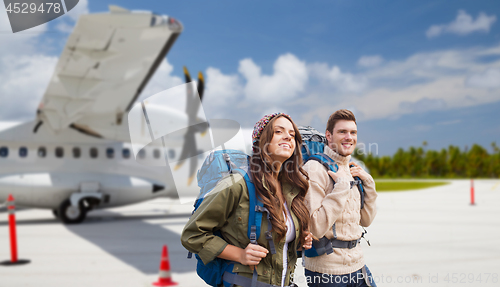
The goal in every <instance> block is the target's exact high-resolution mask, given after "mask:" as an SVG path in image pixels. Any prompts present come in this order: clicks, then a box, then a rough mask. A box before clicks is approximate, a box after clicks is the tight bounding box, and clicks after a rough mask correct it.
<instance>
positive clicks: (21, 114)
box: [0, 55, 57, 120]
mask: <svg viewBox="0 0 500 287" xmlns="http://www.w3.org/2000/svg"><path fill="white" fill-rule="evenodd" d="M56 63H57V57H51V56H45V55H33V56H20V57H19V56H18V57H16V56H12V55H10V56H4V57H2V58H0V78H1V79H2V81H0V95H1V96H0V99H1V102H2V105H0V115H1V116H0V118H1V119H2V120H27V119H31V118H34V117H35V115H36V108H37V106H38V104H39V103H40V101H41V99H42V96H43V94H44V92H45V89H46V88H47V85H48V83H49V80H50V77H51V76H52V71H53V70H54V68H55V66H56Z"/></svg>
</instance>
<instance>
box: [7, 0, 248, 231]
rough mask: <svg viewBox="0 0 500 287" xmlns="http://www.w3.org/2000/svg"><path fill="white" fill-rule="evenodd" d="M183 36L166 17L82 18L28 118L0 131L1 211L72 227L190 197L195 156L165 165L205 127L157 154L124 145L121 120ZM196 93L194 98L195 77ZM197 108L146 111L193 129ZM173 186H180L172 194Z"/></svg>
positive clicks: (113, 13)
mask: <svg viewBox="0 0 500 287" xmlns="http://www.w3.org/2000/svg"><path fill="white" fill-rule="evenodd" d="M182 29H183V26H182V25H181V23H179V22H178V21H177V20H175V19H174V18H172V17H169V16H164V15H156V14H153V13H150V12H131V11H129V10H126V9H123V8H120V7H117V6H110V13H101V14H88V15H83V16H81V17H80V19H79V20H78V22H77V24H76V26H75V28H74V30H73V32H72V33H71V35H70V36H69V38H68V41H67V43H66V46H65V47H64V49H63V52H62V54H61V56H60V58H59V61H58V63H57V66H56V68H55V71H54V74H53V76H52V78H51V80H50V82H49V84H48V87H47V90H46V91H45V94H44V95H43V99H42V101H41V103H40V106H39V108H38V110H37V119H36V120H33V121H29V122H25V123H3V124H1V125H0V202H4V201H5V200H6V199H7V196H8V194H12V195H13V196H14V198H15V201H16V205H20V206H26V207H35V208H47V209H52V210H53V212H54V215H55V216H56V217H58V218H60V219H61V221H62V222H64V223H80V222H82V221H83V220H84V219H85V217H86V214H87V212H88V211H90V210H92V209H96V208H107V207H115V206H121V205H127V204H132V203H137V202H140V201H144V200H149V199H153V198H157V197H173V198H176V197H178V194H177V191H179V192H182V194H183V195H186V196H187V195H190V196H195V195H197V194H198V192H199V188H198V187H197V185H196V183H194V184H191V182H190V181H192V179H193V176H194V173H195V171H196V169H197V167H196V165H197V163H196V160H197V158H199V157H200V156H194V157H191V159H190V162H189V163H190V164H189V165H181V164H180V165H179V166H182V167H181V168H180V169H179V170H178V171H176V172H175V174H173V173H172V172H173V171H172V170H171V169H170V167H169V166H168V165H165V164H164V163H165V159H166V158H167V159H169V160H176V161H179V160H181V161H180V163H182V162H183V161H182V159H188V156H187V154H188V153H189V152H190V151H191V152H193V149H194V150H196V149H197V148H199V145H198V146H197V144H196V143H195V144H192V143H193V142H194V141H198V140H199V138H200V135H199V132H204V131H206V130H207V126H206V123H205V125H203V124H201V125H200V124H199V125H198V129H196V128H194V130H193V127H191V128H189V129H190V130H189V131H188V129H185V130H183V131H179V132H177V133H176V135H172V136H171V137H169V138H168V139H167V140H166V141H163V144H162V145H163V146H160V145H158V144H156V145H155V144H152V145H148V146H146V147H145V148H143V149H137V148H134V146H133V145H132V144H131V143H130V142H131V140H130V134H129V128H128V119H127V114H128V112H129V111H130V110H131V109H133V107H134V104H136V105H137V103H135V102H136V99H137V98H138V96H139V95H140V94H141V92H142V90H143V88H144V87H145V86H146V84H147V83H148V81H149V79H150V78H151V76H152V75H153V74H154V72H155V70H156V68H157V67H158V65H159V64H160V63H161V61H162V60H163V59H164V58H165V55H166V54H167V52H168V50H169V49H170V48H171V46H172V45H173V43H174V42H175V40H176V39H177V37H178V36H179V34H180V33H181V32H182ZM186 80H187V82H189V81H190V78H189V74H188V73H187V71H186ZM198 90H199V91H200V97H201V96H202V91H203V78H200V79H199V82H198ZM196 96H198V95H197V94H196ZM136 107H137V106H136ZM143 107H144V106H143ZM189 109H191V110H193V109H194V110H195V112H194V113H193V112H191V113H189ZM197 109H198V107H197V106H194V107H193V105H189V101H188V111H187V112H183V111H178V110H173V109H168V108H165V107H156V108H155V107H153V106H148V111H149V112H153V113H154V112H155V111H156V112H157V113H161V114H163V115H167V116H168V120H169V121H170V122H172V123H174V125H177V126H178V127H189V126H192V124H193V123H195V122H196V121H197V122H200V121H199V119H197V118H196V116H195V115H196V110H197ZM148 124H149V123H148ZM143 127H144V125H143ZM238 128H239V126H238ZM186 139H189V141H186ZM186 142H189V143H190V145H186V144H185V143H186ZM207 150H209V149H205V151H207ZM134 151H135V152H134ZM193 154H195V153H191V155H193ZM135 156H137V160H136V159H135ZM141 160H143V161H144V162H146V163H147V165H144V164H141V163H140V161H141ZM193 160H194V162H193ZM174 177H175V179H176V180H174ZM179 179H180V180H179ZM175 182H177V183H179V182H185V184H182V185H180V186H179V184H177V187H176V185H175Z"/></svg>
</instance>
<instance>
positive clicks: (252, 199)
mask: <svg viewBox="0 0 500 287" xmlns="http://www.w3.org/2000/svg"><path fill="white" fill-rule="evenodd" d="M233 170H234V171H236V172H239V173H241V175H243V178H244V179H245V183H246V185H247V190H248V197H249V211H248V231H247V236H248V238H249V239H250V242H251V243H252V244H257V239H258V238H259V237H260V230H261V228H262V213H264V212H266V214H267V231H266V239H267V242H268V244H269V249H270V250H269V251H271V254H276V248H275V246H274V241H273V237H272V224H271V218H270V215H269V211H268V210H267V208H265V207H264V204H263V203H262V202H261V201H260V200H258V199H257V196H256V193H255V185H254V184H253V182H252V180H251V179H250V176H249V175H248V173H246V172H244V171H243V170H241V169H233Z"/></svg>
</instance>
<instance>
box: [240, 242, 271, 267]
mask: <svg viewBox="0 0 500 287" xmlns="http://www.w3.org/2000/svg"><path fill="white" fill-rule="evenodd" d="M267 253H269V251H268V250H267V249H265V248H264V247H262V246H260V245H256V244H252V243H249V244H248V245H247V247H246V248H245V249H241V254H240V260H238V261H239V262H240V263H241V264H243V265H248V266H252V265H257V264H259V262H260V260H261V259H262V258H264V257H266V256H267Z"/></svg>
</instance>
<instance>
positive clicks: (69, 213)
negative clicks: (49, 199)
mask: <svg viewBox="0 0 500 287" xmlns="http://www.w3.org/2000/svg"><path fill="white" fill-rule="evenodd" d="M57 213H58V214H59V219H61V221H62V222H64V223H66V224H75V223H80V222H82V221H83V220H84V219H85V216H86V215H87V209H86V208H85V206H84V205H83V201H82V200H81V201H79V203H78V206H73V205H71V201H70V200H69V199H66V200H65V201H63V202H62V203H61V205H60V206H59V209H58V212H57Z"/></svg>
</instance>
